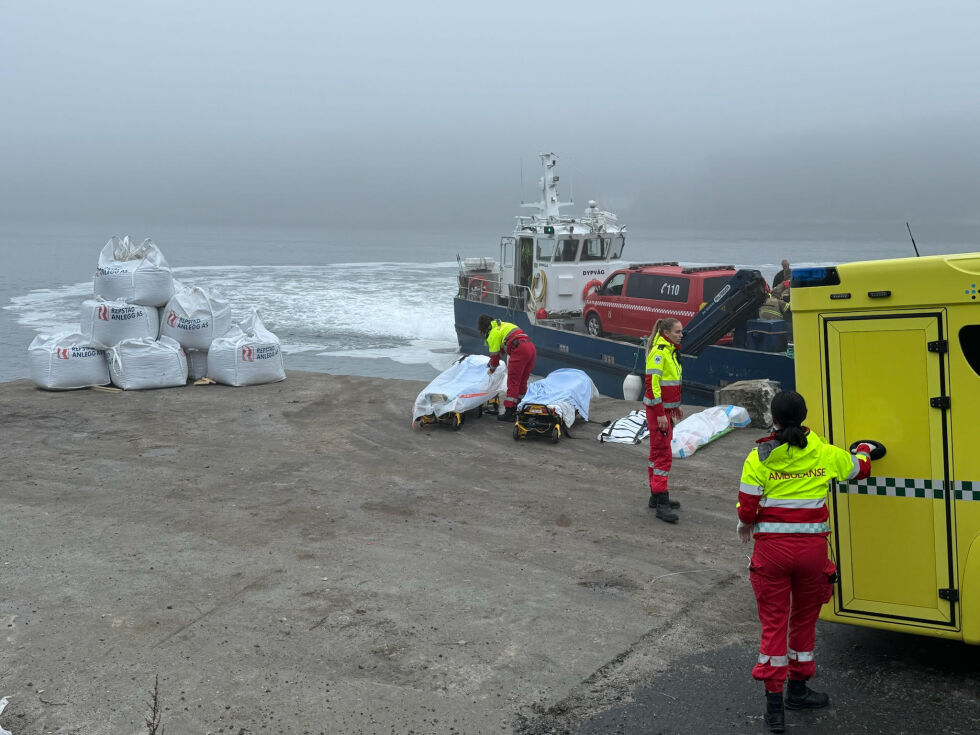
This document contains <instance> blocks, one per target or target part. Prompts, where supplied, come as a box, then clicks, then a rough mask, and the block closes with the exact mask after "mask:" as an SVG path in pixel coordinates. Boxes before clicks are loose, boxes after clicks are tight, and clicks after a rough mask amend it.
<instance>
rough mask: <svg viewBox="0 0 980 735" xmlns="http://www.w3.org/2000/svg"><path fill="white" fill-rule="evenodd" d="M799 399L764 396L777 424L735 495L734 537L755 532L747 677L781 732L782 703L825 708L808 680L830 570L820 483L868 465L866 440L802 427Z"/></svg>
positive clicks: (787, 394)
mask: <svg viewBox="0 0 980 735" xmlns="http://www.w3.org/2000/svg"><path fill="white" fill-rule="evenodd" d="M805 419H806V402H805V401H804V400H803V396H801V395H800V394H799V393H795V392H793V391H781V392H779V393H777V394H776V395H775V397H774V398H773V399H772V420H773V426H774V428H775V431H774V433H773V434H771V435H770V436H767V437H765V438H763V439H759V440H758V442H757V444H758V445H759V446H758V447H756V448H755V449H753V450H752V451H751V452H749V456H748V458H747V459H746V460H745V465H744V467H743V468H742V482H741V485H740V487H739V493H738V537H739V539H740V540H741V541H742V542H743V543H748V541H749V538H750V536H751V535H752V534H753V533H754V535H755V548H754V549H753V552H752V561H751V564H750V566H749V579H750V580H751V582H752V590H753V591H754V592H755V599H756V604H757V605H758V608H759V620H760V622H761V623H762V641H761V643H760V644H759V659H758V663H756V665H755V668H753V669H752V676H753V678H755V679H757V680H759V681H761V682H763V684H764V685H765V689H766V711H765V722H766V725H768V726H769V730H770V732H784V729H785V713H784V711H783V683H784V682H785V680H786V678H787V677H789V685H788V688H787V692H786V701H785V706H786V708H787V709H816V708H818V707H826V706H827V704H828V703H829V701H830V698H829V697H828V696H827V695H826V694H823V693H821V692H815V691H813V690H812V689H810V688H809V687H807V685H806V682H807V681H808V680H809V679H810V677H812V676H813V674H814V670H815V666H814V661H813V642H814V636H815V633H816V625H817V616H818V615H819V613H820V608H821V606H822V605H823V604H824V603H826V602H828V601H829V600H830V598H831V597H832V596H833V583H834V581H836V572H837V568H836V567H835V566H834V563H833V562H832V561H831V560H830V559H829V558H828V555H827V546H828V536H829V535H830V526H828V525H827V519H828V512H827V487H828V484H829V482H830V481H831V480H840V481H846V480H858V479H862V478H865V477H867V476H868V475H869V473H870V471H871V461H870V459H869V458H870V455H871V446H870V444H868V443H862V444H859V445H858V446H857V448H856V450H855V454H854V455H851V454H850V453H849V452H847V451H845V450H843V449H840V448H838V447H835V446H833V445H831V444H828V443H826V442H825V441H824V440H823V439H821V438H820V437H819V436H817V435H816V434H814V433H812V432H811V431H810V430H809V429H808V428H807V427H805V426H803V421H804V420H805Z"/></svg>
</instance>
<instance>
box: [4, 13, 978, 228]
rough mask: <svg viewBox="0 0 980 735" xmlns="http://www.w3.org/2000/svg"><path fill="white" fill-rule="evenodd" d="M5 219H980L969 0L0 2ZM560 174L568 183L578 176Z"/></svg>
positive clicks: (800, 224) (779, 223)
mask: <svg viewBox="0 0 980 735" xmlns="http://www.w3.org/2000/svg"><path fill="white" fill-rule="evenodd" d="M2 11H3V22H2V24H0V94H2V97H3V99H4V100H5V105H4V114H3V115H2V116H0V160H2V161H3V170H4V175H3V176H2V177H0V223H12V222H28V223H29V222H86V223H91V224H94V225H97V226H99V227H104V228H106V232H107V233H111V232H112V231H115V227H114V225H115V223H118V222H120V221H124V222H138V223H146V224H147V225H151V224H153V223H162V224H202V225H212V224H213V225H235V226H247V225H250V224H256V225H269V226H276V225H327V226H330V225H333V224H336V223H345V224H347V225H351V224H356V223H358V222H365V223H369V224H371V225H372V226H377V225H380V226H390V227H414V226H418V227H421V228H427V227H430V226H432V225H433V224H436V225H438V224H439V223H441V222H446V223H452V224H454V225H459V224H462V223H471V224H472V225H474V226H480V227H485V226H487V225H492V226H494V228H495V229H496V228H497V227H498V226H500V225H501V224H502V221H503V220H502V217H510V215H512V214H514V213H516V212H515V206H514V205H515V203H516V202H517V201H518V200H519V199H520V197H521V193H522V186H521V171H522V165H523V184H524V186H523V196H524V198H526V199H533V198H534V192H533V184H534V182H535V181H536V179H537V176H538V164H537V159H536V154H537V153H538V152H539V151H544V150H549V151H554V152H556V153H557V154H558V155H559V157H560V162H559V166H560V172H561V175H562V194H563V195H568V194H569V193H572V194H574V195H575V197H576V209H578V208H579V206H578V205H579V204H581V205H582V206H584V204H585V199H586V198H595V199H597V200H599V202H600V204H601V205H602V206H603V207H607V208H610V209H613V210H614V211H617V212H618V213H619V214H620V216H621V218H622V219H624V220H625V221H628V222H629V223H630V224H631V226H632V227H633V229H634V231H635V230H636V229H637V228H638V227H642V228H644V229H646V230H647V231H650V230H652V229H654V228H686V229H696V230H703V231H705V232H717V231H731V230H750V231H753V232H771V233H773V235H774V236H779V237H792V236H794V235H796V234H797V233H800V234H801V236H806V237H815V238H818V239H819V238H820V237H831V238H835V237H840V236H842V235H851V234H854V235H860V236H862V237H866V238H868V239H892V240H897V239H900V238H901V237H903V236H904V234H905V232H904V230H905V222H906V221H910V222H911V223H912V224H913V229H914V230H915V231H916V236H917V239H920V240H922V241H924V242H937V243H939V242H943V241H947V242H964V241H970V240H975V239H976V235H977V233H978V231H980V216H978V214H977V211H976V202H977V201H980V183H978V177H977V172H978V170H980V165H978V164H980V138H978V136H977V134H976V131H977V129H978V128H980V126H978V122H980V89H978V87H980V81H978V80H980V77H978V75H977V73H976V70H977V69H978V68H980V63H978V62H980V59H978V56H980V53H978V51H977V48H978V47H977V44H976V42H975V37H974V36H975V31H976V29H977V28H978V27H980V5H977V4H976V3H972V2H944V3H938V4H937V3H918V2H894V1H891V2H885V1H884V0H882V1H880V2H870V1H865V2H861V1H858V2H826V3H819V4H802V3H786V2H777V1H773V2H755V1H752V0H749V1H747V2H740V3H731V2H698V3H676V2H670V3H668V2H653V3H648V2H610V3H595V2H578V1H573V2H566V3H562V4H561V5H560V6H556V5H554V4H545V5H541V6H537V5H534V4H528V3H523V2H509V1H504V2H496V3H492V4H489V5H488V4H484V5H480V6H472V5H471V4H466V3H456V2H442V1H437V2H425V3H421V2H416V3H411V2H410V3H402V4H393V3H389V2H373V1H371V0H369V1H368V2H361V3H343V4H341V3H319V2H289V3H273V2H248V3H245V2H239V1H234V2H233V1H231V0H215V1H213V2H207V3H199V2H181V1H172V2H168V3H157V4H149V3H130V2H121V1H120V2H104V1H101V0H93V1H90V2H86V3H67V2H56V3H53V2H32V3H15V2H3V4H2ZM566 185H567V186H566Z"/></svg>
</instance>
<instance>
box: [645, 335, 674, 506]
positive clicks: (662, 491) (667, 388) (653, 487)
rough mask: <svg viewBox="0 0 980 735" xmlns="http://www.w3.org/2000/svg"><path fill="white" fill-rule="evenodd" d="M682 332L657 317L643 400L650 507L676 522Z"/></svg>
mask: <svg viewBox="0 0 980 735" xmlns="http://www.w3.org/2000/svg"><path fill="white" fill-rule="evenodd" d="M683 336H684V329H683V328H682V327H681V323H680V322H679V321H678V320H677V319H674V318H672V317H668V318H666V319H658V320H657V323H656V324H655V325H654V326H653V332H652V333H651V334H650V339H649V341H648V343H647V373H646V377H645V379H644V382H645V383H646V392H645V393H644V395H643V404H644V406H645V407H646V414H647V427H648V428H649V429H650V458H649V461H648V462H647V474H648V476H649V478H650V502H649V507H651V508H654V509H655V510H656V511H657V518H659V519H660V520H662V521H666V522H667V523H677V518H678V516H677V513H676V512H675V509H677V508H680V505H681V504H680V503H678V502H677V501H673V500H671V499H670V496H669V495H668V494H667V476H668V475H669V474H670V466H671V464H672V462H673V455H671V452H670V440H671V439H672V438H673V436H674V424H676V423H677V422H678V421H680V420H681V419H682V418H684V414H683V412H682V411H681V361H680V357H679V355H678V354H677V348H678V347H680V344H681V337H683Z"/></svg>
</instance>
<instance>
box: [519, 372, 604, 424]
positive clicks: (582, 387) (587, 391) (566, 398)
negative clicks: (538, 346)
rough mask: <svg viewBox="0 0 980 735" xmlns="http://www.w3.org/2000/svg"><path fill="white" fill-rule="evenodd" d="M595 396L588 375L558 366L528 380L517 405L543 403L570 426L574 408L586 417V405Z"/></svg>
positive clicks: (594, 388)
mask: <svg viewBox="0 0 980 735" xmlns="http://www.w3.org/2000/svg"><path fill="white" fill-rule="evenodd" d="M598 396H599V391H598V390H597V389H596V387H595V383H593V382H592V378H590V377H589V376H588V375H586V374H585V373H584V372H582V371H581V370H576V369H575V368H561V369H560V370H555V371H553V372H551V373H549V374H548V376H547V377H546V378H542V379H541V380H538V381H536V382H534V383H531V384H529V385H528V386H527V393H525V394H524V398H523V399H521V402H520V403H519V404H518V405H517V409H518V410H520V409H521V408H522V407H523V406H526V405H527V404H529V403H539V404H544V405H545V406H548V407H549V408H551V409H552V410H553V411H554V412H555V413H557V414H558V416H559V417H560V418H561V420H562V422H563V423H564V424H565V426H571V425H572V424H574V423H575V412H576V411H577V412H578V413H579V415H580V416H581V417H582V418H583V419H585V420H586V421H588V420H589V405H590V404H591V403H592V399H593V398H597V397H598Z"/></svg>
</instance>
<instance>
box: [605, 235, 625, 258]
mask: <svg viewBox="0 0 980 735" xmlns="http://www.w3.org/2000/svg"><path fill="white" fill-rule="evenodd" d="M603 240H611V243H610V245H609V258H610V259H611V260H619V259H620V258H621V257H623V246H624V245H625V244H626V242H625V238H623V237H622V236H620V237H613V238H605V237H604V238H603Z"/></svg>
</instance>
